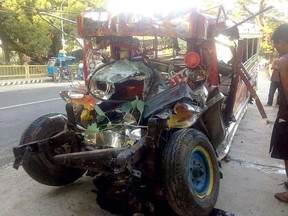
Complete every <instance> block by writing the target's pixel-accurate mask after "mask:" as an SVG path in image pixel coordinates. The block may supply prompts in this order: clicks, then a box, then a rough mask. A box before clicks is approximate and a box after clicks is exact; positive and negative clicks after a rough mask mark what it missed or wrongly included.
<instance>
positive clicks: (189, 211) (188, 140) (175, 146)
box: [162, 129, 220, 216]
mask: <svg viewBox="0 0 288 216" xmlns="http://www.w3.org/2000/svg"><path fill="white" fill-rule="evenodd" d="M199 140H200V141H201V140H202V141H203V145H202V146H204V147H205V149H206V150H207V151H208V152H209V155H210V157H211V160H212V164H213V170H214V185H213V189H212V192H211V194H210V195H209V196H207V197H205V198H204V199H203V200H200V199H199V198H198V197H197V196H196V195H195V194H194V192H193V190H192V188H191V186H190V185H189V183H188V176H187V174H188V167H187V164H188V161H184V162H183V160H185V153H186V157H187V156H189V155H190V153H191V151H192V150H193V149H194V148H195V147H196V146H197V142H198V141H199ZM189 146H190V147H189ZM189 151H190V153H189ZM188 158H189V157H188ZM185 163H186V167H185ZM162 171H163V181H164V187H165V194H166V199H167V201H168V203H169V205H170V206H171V208H172V209H173V210H174V211H175V213H177V214H178V215H181V216H182V215H183V216H194V215H195V216H196V215H197V216H204V215H209V213H210V212H211V211H212V210H213V208H214V206H215V204H216V201H217V198H218V193H219V182H220V173H219V165H218V161H217V157H216V154H215V151H214V149H213V147H212V145H211V144H210V142H209V140H208V138H207V137H206V136H205V135H204V134H203V133H202V132H200V131H198V130H196V129H182V130H179V131H177V132H175V133H174V134H172V136H171V138H170V140H169V142H168V143H167V144H166V145H165V147H164V150H163V157H162ZM185 179H187V180H185Z"/></svg>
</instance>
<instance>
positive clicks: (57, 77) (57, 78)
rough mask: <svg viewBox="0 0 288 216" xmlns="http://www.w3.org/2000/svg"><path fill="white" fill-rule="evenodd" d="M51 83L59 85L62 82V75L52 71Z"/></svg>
mask: <svg viewBox="0 0 288 216" xmlns="http://www.w3.org/2000/svg"><path fill="white" fill-rule="evenodd" d="M53 81H54V82H55V83H59V82H61V81H62V73H61V72H60V71H54V76H53Z"/></svg>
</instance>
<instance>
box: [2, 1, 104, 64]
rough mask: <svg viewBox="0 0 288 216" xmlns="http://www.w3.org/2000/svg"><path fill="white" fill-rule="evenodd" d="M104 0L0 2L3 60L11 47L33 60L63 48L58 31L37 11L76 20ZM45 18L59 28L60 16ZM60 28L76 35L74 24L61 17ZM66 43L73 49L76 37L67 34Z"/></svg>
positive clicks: (48, 55) (12, 49) (101, 5)
mask: <svg viewBox="0 0 288 216" xmlns="http://www.w3.org/2000/svg"><path fill="white" fill-rule="evenodd" d="M103 2H104V1H100V0H98V1H93V4H91V3H90V1H88V0H80V1H78V0H52V1H48V0H4V1H3V2H2V4H1V6H0V10H1V11H2V12H0V29H1V31H0V39H1V41H2V45H1V47H2V49H3V50H4V54H5V60H6V61H7V62H9V60H10V58H9V57H10V54H11V51H14V52H17V53H18V54H19V56H20V57H21V56H22V55H24V54H25V55H27V56H30V57H31V58H32V60H33V61H34V62H38V63H40V62H44V61H45V60H46V59H47V58H48V57H50V56H56V55H57V54H58V52H59V50H60V49H62V47H61V46H62V44H61V32H60V31H59V30H58V29H56V28H54V27H53V26H52V25H50V24H48V23H47V22H46V21H44V20H43V19H42V18H41V17H40V16H39V12H40V11H42V12H47V13H51V14H54V15H56V16H59V17H60V16H61V15H62V16H63V17H64V18H67V19H70V20H74V21H76V18H77V16H78V15H79V14H80V12H81V11H83V10H84V9H85V8H87V7H89V6H92V7H103V6H105V5H104V4H103ZM61 5H62V7H61ZM61 9H62V10H61ZM3 11H5V12H7V13H4V12H3ZM43 17H44V16H43ZM45 18H47V19H49V20H51V23H53V24H54V25H55V26H57V27H58V28H59V29H61V27H60V26H61V21H60V19H55V18H52V17H49V16H46V17H45ZM63 29H64V32H66V33H67V35H74V36H76V25H75V24H74V25H73V24H68V23H66V22H65V21H64V22H63ZM65 39H66V38H65ZM67 44H69V46H67V47H65V48H67V49H68V51H69V49H73V48H74V45H75V44H76V42H75V38H73V37H72V38H69V37H67ZM20 60H21V58H20Z"/></svg>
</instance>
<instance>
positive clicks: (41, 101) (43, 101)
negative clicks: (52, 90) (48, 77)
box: [0, 98, 61, 110]
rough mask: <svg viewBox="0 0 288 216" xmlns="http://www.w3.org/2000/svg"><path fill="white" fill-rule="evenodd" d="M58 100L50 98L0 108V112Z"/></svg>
mask: <svg viewBox="0 0 288 216" xmlns="http://www.w3.org/2000/svg"><path fill="white" fill-rule="evenodd" d="M60 99H61V98H52V99H47V100H40V101H34V102H30V103H23V104H17V105H12V106H6V107H0V110H4V109H10V108H15V107H21V106H28V105H32V104H39V103H45V102H49V101H54V100H60Z"/></svg>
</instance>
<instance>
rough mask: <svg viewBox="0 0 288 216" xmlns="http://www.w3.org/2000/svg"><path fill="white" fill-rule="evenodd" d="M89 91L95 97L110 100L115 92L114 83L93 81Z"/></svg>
mask: <svg viewBox="0 0 288 216" xmlns="http://www.w3.org/2000/svg"><path fill="white" fill-rule="evenodd" d="M89 89H90V92H91V93H92V95H93V96H96V97H97V98H100V99H103V100H108V99H109V98H110V97H111V95H112V94H114V92H115V87H114V84H113V83H106V82H101V81H97V80H92V81H91V82H90V85H89ZM99 102H101V101H99Z"/></svg>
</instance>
